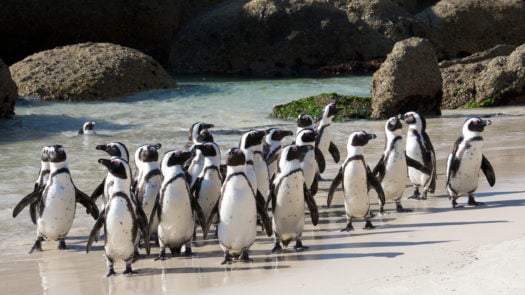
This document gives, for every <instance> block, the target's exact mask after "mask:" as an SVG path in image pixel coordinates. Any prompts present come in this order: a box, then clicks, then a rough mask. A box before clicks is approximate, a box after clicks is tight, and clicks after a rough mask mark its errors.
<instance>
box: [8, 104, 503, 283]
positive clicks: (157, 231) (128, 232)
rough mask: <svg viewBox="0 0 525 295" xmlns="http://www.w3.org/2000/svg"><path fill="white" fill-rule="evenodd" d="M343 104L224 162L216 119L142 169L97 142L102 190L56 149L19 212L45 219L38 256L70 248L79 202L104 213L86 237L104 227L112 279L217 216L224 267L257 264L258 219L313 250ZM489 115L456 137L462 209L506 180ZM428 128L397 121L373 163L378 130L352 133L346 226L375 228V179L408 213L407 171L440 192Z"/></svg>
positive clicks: (381, 193)
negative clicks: (488, 143) (73, 171)
mask: <svg viewBox="0 0 525 295" xmlns="http://www.w3.org/2000/svg"><path fill="white" fill-rule="evenodd" d="M338 110H339V109H338V108H337V107H336V103H330V104H328V105H327V106H325V108H324V109H323V114H322V117H321V119H320V120H319V122H318V123H317V124H315V123H314V120H313V119H312V117H311V116H310V115H307V114H301V115H299V117H298V119H297V130H296V132H295V134H294V132H292V131H288V130H283V129H280V128H270V129H268V130H250V131H248V132H245V133H244V134H243V135H242V136H241V138H240V142H239V145H238V146H237V147H231V148H230V149H228V150H227V152H226V154H225V164H222V165H221V151H220V149H219V146H218V145H217V143H215V142H214V139H213V135H212V132H211V131H210V129H212V128H213V127H214V125H213V124H209V123H205V122H197V123H195V124H193V125H192V126H191V127H190V129H189V140H190V145H189V146H187V147H185V148H182V149H179V150H170V151H167V152H165V153H164V155H163V156H162V157H159V149H160V148H161V144H146V145H143V146H141V147H139V148H138V149H137V150H136V152H135V155H134V156H135V157H134V161H135V166H136V170H135V171H134V172H133V173H132V169H131V167H130V164H129V160H130V159H129V152H128V149H127V148H126V146H125V145H124V144H123V143H120V142H110V143H107V144H105V145H98V146H96V149H97V150H101V151H105V152H106V153H107V154H108V155H110V156H111V158H110V159H104V158H102V159H99V160H98V163H100V164H101V165H103V166H105V167H106V168H107V171H108V173H107V175H106V177H105V178H104V180H103V181H102V182H101V184H100V185H99V186H98V187H97V188H96V189H95V190H94V191H93V193H92V194H91V196H88V195H86V194H85V193H83V192H81V191H80V190H79V189H77V188H76V186H75V185H74V183H73V181H72V178H71V175H70V173H69V169H68V161H67V157H66V153H65V149H64V147H62V146H61V145H50V146H46V147H44V148H43V149H42V155H41V169H40V172H39V175H38V178H37V180H36V182H35V185H34V189H33V192H31V193H30V194H28V195H27V196H25V197H24V198H23V199H22V200H21V201H20V202H19V203H18V204H17V206H16V207H15V208H14V210H13V217H16V216H17V215H18V214H19V213H20V212H21V211H22V210H23V209H24V208H25V207H26V206H29V212H30V216H31V219H32V221H33V223H35V224H36V225H37V237H36V241H35V243H34V245H33V246H32V248H31V250H30V253H32V252H33V251H42V245H41V242H42V241H43V240H53V241H58V242H59V246H58V248H59V249H65V248H66V245H65V237H66V236H67V234H68V232H69V230H70V228H71V225H72V223H73V219H74V215H75V208H76V203H80V204H81V205H83V206H84V207H85V208H86V212H87V213H89V214H91V216H92V217H93V218H94V219H95V220H96V221H95V224H94V226H93V228H92V230H91V232H90V235H89V238H88V241H87V248H86V249H87V251H88V252H89V250H90V248H91V246H92V244H93V243H94V242H97V241H98V238H99V235H100V231H101V230H103V234H104V249H105V257H106V263H107V268H108V271H107V276H111V275H115V274H116V272H115V270H114V263H115V261H119V260H121V261H124V262H125V265H126V268H125V271H124V274H132V273H133V270H132V263H133V262H134V261H135V260H136V259H137V258H138V257H139V253H138V249H139V246H140V247H143V248H144V249H145V250H146V253H147V254H149V253H150V245H149V244H150V238H155V241H156V242H157V243H158V245H159V249H160V251H159V255H158V256H157V257H156V258H155V259H156V260H164V259H166V248H169V249H170V251H171V253H172V255H179V254H182V255H191V253H192V249H191V242H192V240H193V239H194V238H195V237H196V233H197V231H196V227H197V226H200V227H201V229H202V235H203V239H206V238H207V235H208V231H209V229H210V227H211V225H212V224H214V225H215V229H216V235H217V238H218V241H219V245H220V247H221V249H222V250H223V253H224V260H223V262H222V264H231V263H232V262H233V261H234V260H239V261H244V262H248V261H251V259H250V256H249V248H250V247H251V246H252V244H253V243H254V242H255V240H256V236H257V232H258V226H261V228H262V230H263V231H264V232H265V233H266V234H267V235H268V236H272V235H273V236H274V241H275V243H274V247H273V249H272V252H273V253H279V252H281V251H282V250H283V246H284V247H288V245H289V243H290V242H292V241H295V246H294V249H295V250H296V251H302V250H304V249H305V248H306V247H305V246H304V245H303V244H302V240H301V236H302V232H303V228H304V224H305V216H306V214H305V206H306V207H307V209H308V213H309V214H308V215H309V216H310V218H311V221H312V224H313V225H314V226H315V225H317V224H318V222H319V209H318V206H317V204H316V200H315V199H314V196H315V195H316V194H317V191H318V182H319V181H320V180H321V179H322V178H321V174H322V173H323V172H324V171H325V169H326V161H325V159H326V158H327V157H328V156H331V157H332V159H333V161H334V162H335V163H338V162H339V161H340V152H339V149H338V148H337V146H336V145H335V144H334V143H333V141H332V140H331V124H332V120H333V118H334V116H335V115H336V114H337V112H338ZM401 121H404V122H405V123H406V124H407V125H408V134H407V138H406V145H405V144H404V143H403V140H402V136H401V134H400V133H401V131H402V124H401ZM490 124H491V122H490V121H489V120H485V119H482V118H479V117H474V118H469V119H467V120H466V121H465V123H464V124H463V130H462V131H463V134H462V136H460V137H459V138H458V140H457V141H456V142H455V143H454V147H453V150H452V152H451V154H450V155H449V158H448V162H447V173H446V177H447V180H446V185H447V190H448V192H449V195H450V199H451V200H452V206H453V207H454V208H455V207H457V206H458V203H457V198H458V197H459V196H461V195H463V194H468V197H469V201H468V204H469V205H480V204H481V203H480V202H477V201H476V200H475V199H474V195H473V193H474V192H475V191H476V189H477V186H478V178H479V176H478V175H479V171H480V169H481V170H482V171H483V172H484V174H485V175H486V178H487V180H488V182H489V184H490V185H491V186H493V185H494V183H495V174H494V170H493V168H492V166H491V164H490V162H489V161H488V160H487V159H486V157H485V156H484V155H483V153H482V145H483V138H482V136H481V133H482V132H483V130H484V127H485V126H487V125H490ZM94 125H95V122H86V124H84V126H83V128H82V129H81V132H79V133H80V134H90V133H91V134H92V133H94V130H93V127H94ZM425 130H426V120H425V118H424V117H423V116H422V115H421V114H419V113H417V112H407V113H405V114H403V115H398V116H394V117H391V118H389V119H388V120H387V121H386V124H385V135H386V141H385V149H384V152H383V154H382V156H381V158H380V160H379V161H378V163H377V164H376V165H375V167H374V168H373V169H371V168H370V167H369V166H368V165H367V163H366V161H365V157H364V155H363V153H362V148H363V147H364V146H365V145H367V143H368V142H369V141H370V140H373V139H375V138H376V137H377V136H376V135H375V134H371V133H368V132H366V131H357V132H354V133H352V134H350V136H349V138H348V143H347V156H346V159H345V160H344V161H343V163H342V165H341V166H340V168H339V171H338V173H337V175H336V176H335V178H334V179H333V180H332V182H331V185H330V188H329V192H328V197H327V207H330V206H331V203H332V200H333V197H334V194H335V192H336V190H337V188H338V187H339V186H340V185H341V184H342V191H343V199H344V207H345V212H346V216H347V225H346V227H345V228H344V229H342V231H351V230H353V229H354V228H353V225H352V220H353V218H362V219H364V220H365V221H366V225H365V229H372V228H374V226H373V225H372V223H371V218H372V217H373V214H372V213H371V210H370V206H371V201H370V198H369V191H370V189H371V188H374V190H375V191H376V192H377V196H378V198H379V206H380V213H384V212H385V210H384V206H385V203H386V201H393V202H395V204H396V211H397V212H410V211H411V210H409V209H406V208H403V206H402V205H401V198H402V196H403V192H404V189H405V183H406V178H407V175H408V178H409V179H410V181H411V182H412V184H413V185H414V194H413V195H412V196H411V197H410V198H414V199H426V198H427V194H428V193H433V192H434V190H435V185H436V159H435V153H434V149H433V146H432V143H431V141H430V138H429V136H428V135H427V133H426V131H425ZM288 136H294V138H293V141H292V143H291V144H288V145H282V143H281V141H282V140H283V139H284V138H285V137H288ZM159 158H160V160H159ZM101 196H102V199H103V206H102V207H101V210H100V211H99V208H98V207H97V204H96V201H97V199H98V198H99V197H101ZM269 208H271V210H270V209H269ZM269 211H271V217H270V214H269V213H268V212H269ZM182 249H184V251H183V252H181V251H182Z"/></svg>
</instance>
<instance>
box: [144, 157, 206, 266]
mask: <svg viewBox="0 0 525 295" xmlns="http://www.w3.org/2000/svg"><path fill="white" fill-rule="evenodd" d="M191 157H192V152H190V151H168V152H166V153H165V154H164V156H163V157H162V161H161V171H162V178H163V181H162V186H161V189H160V198H159V201H158V203H157V205H156V206H155V209H153V214H152V215H154V214H156V215H157V218H158V220H159V225H158V228H157V233H158V239H159V245H160V253H159V256H158V257H157V258H155V260H159V259H160V260H165V259H166V247H168V248H169V249H170V250H171V255H172V256H173V255H178V254H179V253H180V251H181V248H182V246H184V253H183V254H184V255H185V256H191V254H192V250H191V240H192V238H193V231H194V228H195V216H200V218H199V222H200V224H201V225H202V227H203V231H204V236H205V237H206V235H207V232H206V231H205V229H206V228H205V225H206V220H205V218H204V215H203V214H202V209H201V208H200V206H199V204H198V203H197V201H196V200H195V199H194V198H193V196H192V195H191V194H190V189H189V186H188V181H187V178H186V173H185V171H184V169H183V165H184V163H186V161H188V160H189V159H190V158H191Z"/></svg>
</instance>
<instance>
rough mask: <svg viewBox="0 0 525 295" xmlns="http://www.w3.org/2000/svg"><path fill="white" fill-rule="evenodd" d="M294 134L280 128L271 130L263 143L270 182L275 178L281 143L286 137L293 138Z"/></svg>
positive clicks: (268, 130)
mask: <svg viewBox="0 0 525 295" xmlns="http://www.w3.org/2000/svg"><path fill="white" fill-rule="evenodd" d="M292 135H293V132H292V131H288V130H283V129H280V128H269V129H267V130H266V136H265V137H264V141H263V157H264V160H265V161H266V165H267V166H268V175H269V176H270V180H271V179H272V178H273V177H274V175H275V171H276V170H277V159H279V155H280V154H281V141H282V140H283V139H284V138H285V137H286V136H292Z"/></svg>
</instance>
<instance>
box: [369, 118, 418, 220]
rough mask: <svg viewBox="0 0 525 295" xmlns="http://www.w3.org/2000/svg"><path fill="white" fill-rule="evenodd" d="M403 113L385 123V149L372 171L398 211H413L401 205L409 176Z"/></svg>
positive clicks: (381, 207) (381, 206)
mask: <svg viewBox="0 0 525 295" xmlns="http://www.w3.org/2000/svg"><path fill="white" fill-rule="evenodd" d="M402 129H403V125H402V124H401V115H398V116H394V117H390V118H389V119H388V120H387V121H386V123H385V150H384V151H383V154H382V155H381V158H380V159H379V161H378V162H377V164H376V166H375V167H374V170H373V171H372V173H373V174H374V175H375V176H376V177H377V179H378V180H379V182H381V187H382V188H383V192H384V193H385V201H394V202H395V203H396V211H397V212H412V210H410V209H405V208H403V206H402V205H401V198H402V197H403V192H404V191H405V182H406V178H407V162H406V157H405V146H404V144H403V137H402V136H401V134H400V133H401V130H402ZM379 212H380V213H381V214H383V213H384V212H385V209H384V206H383V205H380V209H379Z"/></svg>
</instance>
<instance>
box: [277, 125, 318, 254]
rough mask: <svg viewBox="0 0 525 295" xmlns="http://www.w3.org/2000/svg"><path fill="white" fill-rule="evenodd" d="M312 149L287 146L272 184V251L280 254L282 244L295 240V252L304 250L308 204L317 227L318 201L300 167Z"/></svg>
mask: <svg viewBox="0 0 525 295" xmlns="http://www.w3.org/2000/svg"><path fill="white" fill-rule="evenodd" d="M303 131H305V130H303ZM303 131H301V132H303ZM312 149H313V147H312V146H310V145H303V146H298V145H288V146H285V147H284V148H283V150H282V152H281V156H280V158H279V168H278V172H277V174H276V175H275V179H274V180H273V183H272V193H271V196H270V200H271V202H272V212H273V217H272V218H273V222H272V223H273V232H274V235H275V245H274V248H273V249H272V253H280V252H281V251H282V249H283V248H282V246H281V243H282V244H283V245H284V246H285V247H288V244H289V243H290V242H291V241H292V240H295V247H294V249H295V250H296V251H303V250H304V249H305V248H306V247H304V246H303V243H302V240H301V236H302V233H303V229H304V206H305V203H306V205H307V206H308V210H309V211H310V218H311V219H312V224H313V225H314V226H316V225H317V223H318V222H319V212H318V208H317V204H316V203H315V200H314V199H313V197H312V195H311V194H310V190H309V189H308V188H307V186H306V184H305V182H304V176H303V170H302V168H301V161H302V160H303V158H304V156H305V155H306V153H307V152H308V151H309V150H312Z"/></svg>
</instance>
